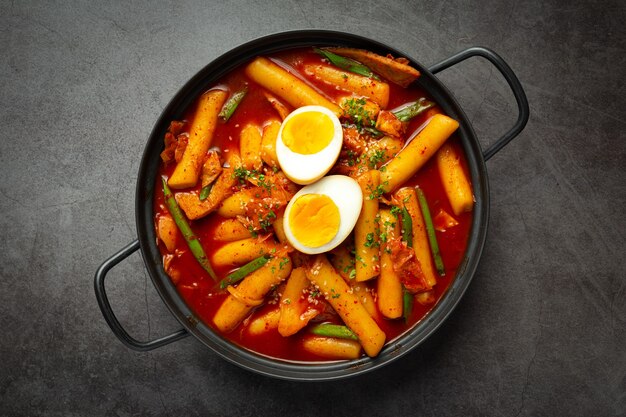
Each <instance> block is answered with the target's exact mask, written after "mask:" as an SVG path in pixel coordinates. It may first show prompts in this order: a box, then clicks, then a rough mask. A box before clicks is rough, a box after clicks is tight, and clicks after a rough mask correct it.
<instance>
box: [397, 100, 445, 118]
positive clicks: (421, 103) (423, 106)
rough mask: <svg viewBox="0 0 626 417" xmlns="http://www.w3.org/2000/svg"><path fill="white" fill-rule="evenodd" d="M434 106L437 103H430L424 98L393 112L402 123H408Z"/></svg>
mask: <svg viewBox="0 0 626 417" xmlns="http://www.w3.org/2000/svg"><path fill="white" fill-rule="evenodd" d="M434 106H435V103H433V102H432V101H428V100H426V99H425V98H424V97H422V98H420V99H419V100H417V101H416V102H415V103H413V104H411V105H409V106H406V107H405V108H403V109H400V110H398V111H395V112H393V114H395V115H396V117H397V118H398V120H400V121H401V122H407V121H409V120H411V119H412V118H414V117H416V116H418V115H420V114H421V113H423V112H424V111H426V110H428V109H430V108H431V107H434Z"/></svg>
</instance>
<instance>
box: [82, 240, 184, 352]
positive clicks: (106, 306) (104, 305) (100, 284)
mask: <svg viewBox="0 0 626 417" xmlns="http://www.w3.org/2000/svg"><path fill="white" fill-rule="evenodd" d="M137 249H139V240H135V241H134V242H132V243H130V244H129V245H127V246H126V247H124V248H122V249H121V250H120V251H119V252H117V253H116V254H115V255H113V256H111V257H110V258H109V259H107V260H106V261H104V262H103V263H102V265H100V268H98V270H97V271H96V276H95V278H94V288H95V290H96V298H97V299H98V305H99V306H100V310H102V315H103V316H104V319H105V320H106V322H107V323H108V325H109V327H110V328H111V330H112V331H113V334H115V336H117V338H118V339H120V340H121V341H122V343H124V344H125V345H126V346H128V347H129V348H131V349H134V350H138V351H142V352H145V351H148V350H152V349H156V348H158V347H161V346H165V345H167V344H169V343H172V342H175V341H177V340H180V339H182V338H183V337H186V336H189V332H187V330H185V329H180V330H178V331H177V332H174V333H172V334H170V335H167V336H164V337H160V338H158V339H155V340H150V341H148V342H140V341H138V340H137V339H135V338H134V337H132V336H131V335H129V334H128V332H127V331H126V330H125V329H124V328H123V327H122V325H121V324H120V322H119V320H118V319H117V317H115V313H113V309H111V304H110V303H109V298H108V297H107V295H106V291H105V290H104V278H105V277H106V275H107V273H108V272H109V270H110V269H111V268H113V267H114V266H115V265H117V264H118V263H120V262H121V261H123V260H124V259H126V258H128V257H129V256H130V255H131V254H133V253H135V252H136V251H137Z"/></svg>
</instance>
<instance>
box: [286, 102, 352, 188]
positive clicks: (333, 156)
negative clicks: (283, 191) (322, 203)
mask: <svg viewBox="0 0 626 417" xmlns="http://www.w3.org/2000/svg"><path fill="white" fill-rule="evenodd" d="M305 112H317V113H322V114H325V115H326V116H328V117H330V119H331V120H332V122H333V137H332V139H331V141H330V143H329V144H328V146H326V147H325V148H324V149H322V150H321V151H319V152H317V153H314V154H309V155H304V154H299V153H296V152H294V151H292V150H291V149H289V148H288V147H287V145H285V142H283V128H284V126H285V125H286V124H287V122H288V121H289V120H290V119H291V118H292V117H293V116H295V115H298V114H300V113H305ZM342 143H343V130H342V128H341V122H340V121H339V119H338V118H337V116H336V115H335V114H334V113H333V112H332V111H330V110H329V109H327V108H326V107H322V106H304V107H300V108H298V109H296V110H294V111H293V112H291V113H290V114H289V115H288V116H287V117H286V118H285V120H284V121H283V123H282V125H281V127H280V130H279V131H278V138H277V139H276V157H277V158H278V163H279V164H280V168H281V169H282V171H283V172H284V173H285V175H286V176H287V178H289V179H290V180H291V181H293V182H295V183H297V184H301V185H306V184H311V183H313V182H315V181H317V180H318V179H320V178H322V177H323V176H324V175H326V173H327V172H328V171H330V169H331V168H332V167H333V165H334V164H335V162H336V161H337V158H338V157H339V153H340V152H341V145H342Z"/></svg>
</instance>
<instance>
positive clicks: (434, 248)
mask: <svg viewBox="0 0 626 417" xmlns="http://www.w3.org/2000/svg"><path fill="white" fill-rule="evenodd" d="M415 191H417V199H418V200H419V203H420V208H421V209H422V214H423V215H424V223H426V232H427V233H428V241H429V242H430V250H431V252H432V253H433V259H434V260H435V267H436V268H437V273H438V274H439V276H444V275H445V274H446V270H445V268H444V267H443V261H442V260H441V254H440V253H439V245H438V244H437V236H435V226H433V219H432V218H431V217H430V210H429V209H428V202H427V201H426V196H424V192H423V191H422V189H421V188H416V189H415Z"/></svg>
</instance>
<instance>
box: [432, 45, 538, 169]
mask: <svg viewBox="0 0 626 417" xmlns="http://www.w3.org/2000/svg"><path fill="white" fill-rule="evenodd" d="M473 56H482V57H483V58H486V59H487V60H488V61H489V62H491V63H492V64H493V65H494V66H495V67H496V69H497V70H498V71H500V74H502V76H503V77H504V79H505V80H506V82H507V83H508V84H509V87H511V91H512V92H513V96H515V101H516V102H517V107H518V110H519V115H518V117H517V122H515V125H514V126H513V127H512V128H511V129H510V130H509V131H508V132H506V133H505V134H504V135H503V136H502V137H501V138H500V139H498V140H497V141H496V142H495V143H494V144H493V145H491V146H490V147H489V148H488V149H487V150H486V151H485V152H484V153H483V157H484V158H485V160H488V159H489V158H491V157H492V156H494V155H495V154H496V153H497V152H498V151H499V150H500V149H502V148H503V147H504V146H505V145H506V144H507V143H509V142H510V141H511V140H512V139H513V138H515V137H516V136H517V135H518V134H519V133H520V132H521V131H522V130H523V129H524V126H526V123H527V122H528V118H529V117H530V110H529V108H528V100H527V99H526V93H525V92H524V88H523V87H522V84H521V83H520V82H519V80H518V79H517V76H516V75H515V73H514V72H513V70H512V69H511V67H510V66H509V64H507V63H506V62H505V61H504V59H502V57H500V55H498V54H496V53H495V52H494V51H492V50H491V49H488V48H483V47H482V46H474V47H471V48H467V49H465V50H463V51H461V52H458V53H457V54H455V55H452V56H451V57H449V58H447V59H444V60H443V61H441V62H439V63H437V64H435V65H432V66H431V67H430V68H429V69H428V70H429V71H430V72H432V73H433V74H436V73H438V72H440V71H443V70H445V69H447V68H450V67H451V66H453V65H456V64H458V63H459V62H462V61H464V60H466V59H467V58H471V57H473Z"/></svg>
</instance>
